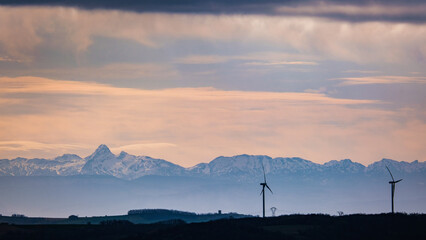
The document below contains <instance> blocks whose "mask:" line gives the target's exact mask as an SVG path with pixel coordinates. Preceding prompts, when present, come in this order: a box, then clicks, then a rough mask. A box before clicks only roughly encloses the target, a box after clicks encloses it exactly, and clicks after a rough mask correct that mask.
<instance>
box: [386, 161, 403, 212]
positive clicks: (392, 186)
mask: <svg viewBox="0 0 426 240" xmlns="http://www.w3.org/2000/svg"><path fill="white" fill-rule="evenodd" d="M386 169H387V170H388V171H389V174H390V175H391V178H392V181H389V184H390V185H391V189H392V190H391V191H392V192H391V196H392V213H394V208H393V197H394V196H395V184H396V183H398V182H401V181H402V179H399V180H398V181H395V179H394V178H393V176H392V173H391V171H390V170H389V168H388V166H386Z"/></svg>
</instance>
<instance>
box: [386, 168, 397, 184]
mask: <svg viewBox="0 0 426 240" xmlns="http://www.w3.org/2000/svg"><path fill="white" fill-rule="evenodd" d="M386 169H387V170H388V172H389V174H390V175H391V178H392V181H394V182H395V179H393V176H392V173H391V171H390V170H389V168H388V166H386Z"/></svg>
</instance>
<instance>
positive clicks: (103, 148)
mask: <svg viewBox="0 0 426 240" xmlns="http://www.w3.org/2000/svg"><path fill="white" fill-rule="evenodd" d="M95 153H111V151H110V150H109V148H108V147H107V145H105V144H101V145H99V147H98V148H97V149H96V151H95Z"/></svg>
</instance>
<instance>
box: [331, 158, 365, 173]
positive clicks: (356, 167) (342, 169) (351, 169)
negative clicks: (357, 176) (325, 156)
mask: <svg viewBox="0 0 426 240" xmlns="http://www.w3.org/2000/svg"><path fill="white" fill-rule="evenodd" d="M323 168H324V170H325V171H333V172H335V173H362V172H364V171H365V169H366V167H365V166H364V165H362V164H360V163H357V162H352V161H351V160H350V159H343V160H340V161H336V160H331V161H329V162H326V163H324V165H323Z"/></svg>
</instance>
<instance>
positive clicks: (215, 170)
mask: <svg viewBox="0 0 426 240" xmlns="http://www.w3.org/2000/svg"><path fill="white" fill-rule="evenodd" d="M262 164H263V166H264V168H265V173H267V174H285V173H310V172H315V171H319V170H320V169H321V165H320V164H317V163H313V162H311V161H308V160H305V159H301V158H271V157H269V156H263V155H246V154H244V155H237V156H233V157H218V158H216V159H214V160H213V161H211V162H210V163H208V164H207V163H201V164H198V165H196V166H194V167H192V168H190V169H189V171H190V172H191V173H193V174H198V175H207V176H254V175H261V174H262Z"/></svg>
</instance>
